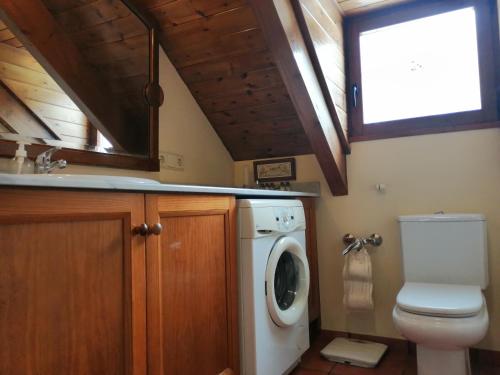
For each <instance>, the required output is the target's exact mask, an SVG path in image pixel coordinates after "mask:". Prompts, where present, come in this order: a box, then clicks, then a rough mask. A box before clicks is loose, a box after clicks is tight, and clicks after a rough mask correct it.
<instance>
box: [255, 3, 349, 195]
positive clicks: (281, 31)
mask: <svg viewBox="0 0 500 375" xmlns="http://www.w3.org/2000/svg"><path fill="white" fill-rule="evenodd" d="M275 3H276V6H275ZM250 4H251V5H252V7H253V9H254V12H255V14H256V17H257V20H258V22H259V24H260V27H261V28H262V30H263V33H264V36H265V38H266V40H267V44H268V46H269V49H270V50H271V51H272V52H273V55H274V60H275V63H276V66H277V67H278V69H279V71H280V74H281V77H282V78H283V81H284V83H285V86H286V87H287V90H288V93H289V94H290V98H291V99H292V102H293V104H294V106H295V109H296V111H297V114H298V116H299V119H300V121H301V123H302V127H303V128H304V131H305V133H306V135H307V137H308V139H309V142H310V144H311V147H312V149H313V151H314V153H315V155H316V158H317V160H318V162H319V165H320V167H321V169H322V171H323V174H324V176H325V179H326V181H327V183H328V186H329V187H330V190H331V192H332V194H333V195H346V194H347V173H346V158H345V154H344V152H343V147H342V144H341V142H340V140H339V137H338V135H337V132H336V130H335V126H334V123H333V121H332V118H331V116H330V113H329V111H328V107H327V105H326V102H325V99H324V97H323V93H322V91H321V87H320V85H319V83H318V80H317V78H316V75H315V72H314V68H313V66H312V63H311V61H310V60H309V57H308V51H307V47H306V45H305V42H304V40H303V38H302V35H301V32H300V28H299V25H298V23H297V20H296V19H295V16H294V12H293V9H292V5H291V4H290V2H289V1H288V0H277V1H269V0H250ZM277 7H279V10H278V9H277Z"/></svg>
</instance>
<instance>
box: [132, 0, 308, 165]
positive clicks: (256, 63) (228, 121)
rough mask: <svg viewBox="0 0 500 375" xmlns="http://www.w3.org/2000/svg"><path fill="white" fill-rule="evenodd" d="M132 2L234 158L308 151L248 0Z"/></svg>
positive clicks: (244, 158) (147, 0) (243, 158)
mask: <svg viewBox="0 0 500 375" xmlns="http://www.w3.org/2000/svg"><path fill="white" fill-rule="evenodd" d="M135 3H136V4H137V5H138V6H140V7H141V8H142V9H146V10H147V11H148V13H149V14H150V15H152V16H153V17H154V18H155V20H156V22H157V23H158V25H159V29H160V40H161V42H162V46H163V48H164V49H165V52H166V53H167V55H168V57H169V58H170V60H171V61H172V63H173V64H174V66H175V67H176V69H177V70H178V72H179V73H180V75H181V77H182V78H183V80H184V81H185V82H186V84H187V85H188V87H189V89H190V90H191V92H192V94H193V96H194V97H195V99H196V100H197V101H198V103H199V104H200V106H201V108H202V109H203V111H204V112H205V114H206V115H207V117H208V119H209V121H210V122H211V124H212V126H213V127H214V129H215V131H216V132H217V134H218V135H219V137H220V138H221V140H222V141H223V143H224V145H225V146H226V148H227V149H228V150H229V152H230V154H231V155H232V157H233V159H234V160H246V159H256V158H266V157H274V156H286V155H300V154H307V153H311V152H312V151H311V147H310V145H309V141H308V139H307V137H306V135H305V133H304V130H303V129H302V126H301V124H300V122H299V120H298V117H297V113H296V111H295V108H294V106H293V104H292V102H291V100H290V98H289V96H288V93H287V90H286V88H285V86H284V83H283V80H282V78H281V75H280V73H279V71H278V69H277V68H276V66H275V64H274V61H273V55H272V52H271V51H270V50H269V48H268V46H267V44H266V41H265V38H264V36H263V35H262V31H261V30H260V28H259V25H258V22H257V20H256V18H255V14H254V12H253V9H252V8H251V7H250V5H249V4H248V3H247V1H245V0H173V1H172V0H136V1H135ZM166 89H167V91H168V88H166Z"/></svg>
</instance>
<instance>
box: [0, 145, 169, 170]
mask: <svg viewBox="0 0 500 375" xmlns="http://www.w3.org/2000/svg"><path fill="white" fill-rule="evenodd" d="M50 147H51V146H47V145H39V144H33V145H30V146H26V149H27V151H28V157H29V158H31V159H35V158H36V156H37V155H38V154H40V153H42V152H44V151H46V150H48V149H49V148H50ZM16 150H17V144H16V142H12V141H4V140H0V157H9V158H12V157H13V156H14V154H15V152H16ZM56 156H57V157H59V158H61V159H65V160H66V161H67V162H68V163H74V164H84V165H91V166H96V167H111V168H122V169H133V170H142V171H158V170H159V169H160V163H159V160H158V159H149V158H146V157H140V156H132V155H120V154H105V153H100V152H92V151H85V150H75V149H68V148H63V149H62V150H61V151H59V152H58V153H57V155H56Z"/></svg>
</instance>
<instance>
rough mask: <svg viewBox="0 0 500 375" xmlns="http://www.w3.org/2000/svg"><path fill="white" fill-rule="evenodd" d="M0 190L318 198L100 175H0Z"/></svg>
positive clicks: (287, 192)
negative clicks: (37, 188)
mask: <svg viewBox="0 0 500 375" xmlns="http://www.w3.org/2000/svg"><path fill="white" fill-rule="evenodd" d="M0 186H11V187H13V186H14V187H39V188H56V189H83V190H96V189H97V190H114V191H142V192H157V193H162V192H163V193H192V194H225V195H235V196H238V197H318V196H319V194H316V193H304V192H296V191H279V190H263V189H244V188H233V187H219V186H204V185H180V184H162V183H159V182H158V181H155V180H149V179H144V178H134V177H120V176H100V175H65V174H50V175H31V174H25V175H15V174H3V173H0Z"/></svg>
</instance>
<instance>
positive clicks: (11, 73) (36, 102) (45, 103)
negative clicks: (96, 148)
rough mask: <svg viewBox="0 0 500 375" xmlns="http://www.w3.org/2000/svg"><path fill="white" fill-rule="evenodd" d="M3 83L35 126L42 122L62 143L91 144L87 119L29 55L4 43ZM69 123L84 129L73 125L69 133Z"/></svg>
mask: <svg viewBox="0 0 500 375" xmlns="http://www.w3.org/2000/svg"><path fill="white" fill-rule="evenodd" d="M0 80H1V81H2V82H3V84H4V85H5V86H6V87H8V89H9V90H10V91H11V93H12V94H13V95H15V97H17V98H18V99H19V100H20V102H22V103H23V105H24V106H26V108H28V109H29V111H30V112H31V113H32V114H34V115H35V116H36V119H35V122H36V120H40V121H41V122H42V123H43V124H44V125H45V126H46V127H48V128H49V129H50V131H51V132H52V133H54V134H55V135H56V136H57V137H58V138H59V139H61V140H65V141H68V142H74V143H75V145H82V146H83V145H87V144H88V143H89V142H88V134H89V128H90V126H91V124H90V123H89V121H88V119H87V117H86V116H85V115H84V114H83V112H82V111H80V109H79V108H78V107H77V106H76V104H75V103H74V102H73V101H72V100H71V99H70V98H69V97H68V96H67V95H66V94H65V93H64V92H63V90H62V89H61V88H60V87H59V85H58V84H57V83H56V82H55V81H54V80H53V79H52V77H51V76H50V75H49V74H48V73H47V72H46V71H45V69H44V68H43V67H42V66H41V65H40V64H39V63H38V62H37V61H36V60H35V59H34V58H33V56H32V55H31V54H30V53H29V52H28V51H26V50H20V49H17V48H14V47H11V46H7V45H5V44H2V43H0ZM32 121H33V120H32ZM53 122H56V123H57V124H58V125H57V126H53ZM66 123H73V124H78V125H81V126H80V127H79V129H78V128H77V129H75V127H74V126H71V124H70V125H69V126H68V129H65V126H64V125H63V124H66ZM22 134H24V135H27V136H32V137H39V138H46V139H52V138H53V136H52V135H49V136H47V137H41V136H40V135H39V132H37V131H34V132H33V133H29V132H23V133H22ZM68 136H69V137H70V138H68Z"/></svg>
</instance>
